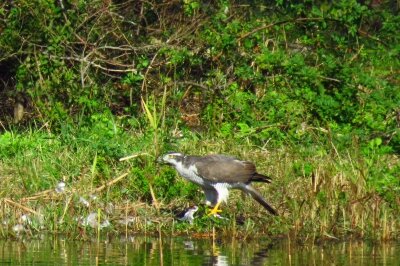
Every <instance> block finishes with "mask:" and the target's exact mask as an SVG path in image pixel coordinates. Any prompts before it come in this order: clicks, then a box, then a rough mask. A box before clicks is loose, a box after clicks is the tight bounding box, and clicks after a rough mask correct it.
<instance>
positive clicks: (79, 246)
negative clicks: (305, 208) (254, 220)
mask: <svg viewBox="0 0 400 266" xmlns="http://www.w3.org/2000/svg"><path fill="white" fill-rule="evenodd" d="M399 254H400V245H399V244H398V243H397V244H395V243H392V244H380V245H372V244H368V243H365V242H343V243H325V244H323V245H318V246H312V245H303V246H299V245H297V246H294V245H293V244H290V242H289V241H287V240H282V241H272V242H271V241H269V240H257V241H240V240H233V241H216V242H215V241H212V240H211V239H193V238H183V237H182V238H181V237H175V238H163V239H159V238H151V237H136V236H132V237H128V238H127V239H124V238H121V239H112V240H108V241H107V242H106V241H103V242H99V243H97V242H96V241H92V242H91V241H86V242H83V241H70V240H64V239H60V238H57V239H51V238H47V239H46V240H29V241H28V240H26V241H11V240H7V241H6V240H4V241H1V240H0V265H4V264H9V265H14V264H29V265H48V264H52V265H400V256H399Z"/></svg>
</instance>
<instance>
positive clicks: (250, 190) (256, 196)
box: [243, 185, 278, 215]
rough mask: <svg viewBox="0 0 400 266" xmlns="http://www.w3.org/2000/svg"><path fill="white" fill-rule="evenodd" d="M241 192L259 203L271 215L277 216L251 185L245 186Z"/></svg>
mask: <svg viewBox="0 0 400 266" xmlns="http://www.w3.org/2000/svg"><path fill="white" fill-rule="evenodd" d="M243 190H245V191H246V192H247V193H249V194H250V195H251V197H252V198H253V199H255V200H256V201H257V202H258V203H260V204H261V205H262V206H263V207H264V208H265V209H266V210H267V211H269V212H270V213H271V214H273V215H278V213H277V212H276V211H275V209H274V208H272V207H271V205H269V203H268V202H266V201H265V199H264V198H263V196H261V194H260V193H259V192H258V191H257V190H256V189H255V188H253V187H252V186H251V185H246V186H245V187H244V189H243Z"/></svg>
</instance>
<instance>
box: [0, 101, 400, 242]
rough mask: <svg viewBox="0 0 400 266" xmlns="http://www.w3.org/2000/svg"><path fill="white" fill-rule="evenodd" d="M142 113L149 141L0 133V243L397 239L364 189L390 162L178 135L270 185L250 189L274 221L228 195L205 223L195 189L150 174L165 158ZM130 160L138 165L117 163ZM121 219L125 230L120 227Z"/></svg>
mask: <svg viewBox="0 0 400 266" xmlns="http://www.w3.org/2000/svg"><path fill="white" fill-rule="evenodd" d="M142 104H143V106H144V108H145V110H146V115H147V119H148V120H149V124H151V125H152V128H151V130H150V131H140V130H137V131H123V130H113V131H112V132H111V133H110V132H109V131H108V128H109V127H107V126H105V128H106V129H104V128H103V131H106V132H108V133H107V134H105V133H104V132H97V130H98V127H99V125H97V126H96V128H90V127H88V128H83V129H79V130H78V129H75V130H73V131H71V132H68V133H62V134H60V135H54V134H52V133H49V132H47V131H40V130H39V131H34V130H32V131H29V132H24V133H23V134H18V133H13V132H5V133H3V134H2V135H1V136H0V145H1V160H0V198H1V201H0V204H1V211H0V218H1V221H2V224H1V225H0V227H1V230H0V233H1V235H2V237H9V236H12V235H20V234H28V235H35V234H36V233H38V232H42V231H50V232H54V233H65V234H67V235H70V236H71V237H80V238H86V237H88V236H90V235H91V234H94V235H95V234H98V233H99V232H100V231H102V232H103V231H104V232H108V233H115V234H119V233H121V234H122V233H126V232H127V231H128V230H129V231H132V232H140V233H146V234H147V233H155V232H160V230H161V231H162V232H164V233H165V234H169V233H171V232H173V233H174V234H200V235H203V234H205V235H207V234H211V233H212V232H213V230H215V231H216V234H217V235H220V236H230V237H232V236H233V237H244V238H246V237H254V236H257V235H269V236H273V237H281V236H286V237H289V238H293V239H299V238H301V239H304V240H309V241H316V240H317V239H324V238H325V239H343V238H348V237H352V238H371V239H377V240H389V239H394V238H397V237H399V233H398V232H399V231H400V230H399V229H400V218H399V217H400V215H399V214H400V210H399V207H398V204H397V205H396V204H394V203H395V202H399V200H400V199H399V195H397V198H395V199H394V200H393V201H390V200H388V199H386V198H385V196H384V195H382V193H380V192H378V191H376V190H375V189H374V187H372V186H370V185H369V183H368V175H369V173H372V172H374V173H375V172H380V171H381V172H384V171H385V169H387V168H388V167H389V168H390V167H393V166H395V165H398V163H399V159H398V158H397V157H396V156H394V155H382V156H378V157H375V158H374V164H368V163H366V160H367V159H370V158H367V159H366V158H365V156H364V155H362V153H360V152H359V150H358V148H357V147H356V146H353V147H347V148H346V149H343V150H342V151H340V152H337V151H335V150H334V149H332V147H325V146H317V145H316V146H314V147H301V146H294V145H293V146H286V147H282V148H273V147H268V145H265V146H263V147H261V146H254V145H252V144H251V142H249V141H246V140H243V141H237V140H229V139H228V140H222V141H221V140H220V139H213V138H212V137H207V136H203V137H201V138H199V135H198V134H197V133H196V134H194V133H190V132H187V133H186V135H185V136H184V137H183V138H180V139H175V141H174V143H173V144H170V145H171V146H175V148H176V150H180V151H182V152H186V153H188V154H209V153H225V154H231V155H234V156H237V157H240V158H243V159H247V160H250V161H253V162H254V163H255V164H256V165H257V168H258V171H259V172H260V173H264V174H267V175H270V176H271V177H272V178H273V183H272V184H270V185H257V188H258V189H259V190H260V191H261V192H262V194H263V195H264V196H265V197H266V199H267V200H268V201H269V202H270V203H271V204H272V205H273V206H274V207H275V208H276V209H277V210H278V212H279V216H278V217H272V216H270V215H269V214H268V213H267V212H266V211H265V210H264V209H263V208H262V207H261V206H260V205H258V204H257V203H256V202H254V201H253V200H251V198H250V197H244V196H243V195H242V194H241V193H240V192H238V191H232V193H231V196H230V199H229V201H228V204H224V205H223V206H222V210H223V216H225V217H227V218H228V220H223V219H217V218H210V217H207V216H205V215H204V214H205V207H204V206H203V205H202V202H203V201H204V196H203V195H202V192H201V191H200V190H199V189H198V188H197V187H196V186H194V185H192V184H189V183H187V182H186V181H184V180H183V179H182V178H180V177H178V176H177V175H176V173H175V171H174V170H172V169H170V168H168V167H161V166H159V165H156V164H155V162H154V159H155V158H154V157H155V156H157V155H158V154H159V153H160V152H162V151H163V149H164V147H163V145H162V143H164V135H165V132H164V131H163V130H161V126H160V125H161V124H162V121H163V120H162V118H160V117H162V115H161V114H162V112H163V111H162V110H158V111H156V110H155V109H154V108H153V107H152V108H153V109H152V108H150V107H149V106H150V105H149V103H146V102H144V101H143V102H142ZM151 121H153V123H151ZM156 121H157V122H156ZM109 122H110V121H109V120H107V121H105V122H104V123H105V124H106V125H107V124H108V123H109ZM63 134H66V135H63ZM149 134H150V137H149ZM151 134H153V135H151ZM99 139H100V140H99ZM66 140H68V141H66ZM99 141H101V143H100V144H99ZM158 149H159V150H158ZM131 154H136V155H137V156H133V157H134V158H132V159H130V160H126V161H122V162H120V161H119V158H121V157H124V156H127V155H131ZM143 154H144V155H143ZM147 154H151V156H148V155H147ZM60 181H63V182H65V183H66V189H65V191H63V192H62V193H57V192H56V191H55V188H56V186H57V184H58V183H59V182H60ZM85 201H86V202H85ZM155 202H156V203H155ZM155 204H158V205H157V206H156V205H155ZM192 204H196V205H200V211H199V212H198V213H197V214H196V219H195V221H194V224H193V225H190V224H188V223H184V222H179V221H176V220H175V219H174V215H173V213H172V211H173V210H174V209H183V208H184V207H187V206H189V205H192ZM90 213H97V214H98V215H97V216H96V218H97V219H98V221H97V224H96V226H97V227H95V228H91V226H88V225H87V224H85V223H84V222H83V221H84V219H85V218H87V217H88V215H89V214H90ZM24 215H27V216H28V217H29V222H27V221H25V220H24V219H23V218H22V217H24ZM127 217H130V218H129V219H130V221H131V222H129V223H124V222H123V220H124V219H125V220H127ZM104 220H107V221H110V226H108V227H105V228H100V224H101V223H102V222H103V221H104ZM238 221H240V222H238ZM17 224H21V225H22V226H23V228H24V229H23V231H22V232H18V231H17V230H15V228H14V226H15V225H17Z"/></svg>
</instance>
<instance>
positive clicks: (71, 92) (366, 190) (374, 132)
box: [0, 0, 400, 240]
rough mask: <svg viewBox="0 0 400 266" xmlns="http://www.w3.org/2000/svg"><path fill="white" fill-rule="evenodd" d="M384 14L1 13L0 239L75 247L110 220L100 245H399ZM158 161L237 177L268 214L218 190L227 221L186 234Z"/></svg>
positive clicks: (391, 35)
mask: <svg viewBox="0 0 400 266" xmlns="http://www.w3.org/2000/svg"><path fill="white" fill-rule="evenodd" d="M399 8H400V7H399V6H398V3H397V2H396V1H389V0H386V1H355V0H353V1H332V2H329V1H321V3H320V4H313V3H311V2H310V1H282V0H281V1H248V2H247V1H215V2H214V1H211V2H200V1H192V0H185V1H181V2H180V1H165V2H161V1H155V0H151V1H48V0H44V1H43V0H40V1H39V0H29V1H28V0H19V1H12V2H9V1H6V2H4V3H1V4H0V32H1V35H0V79H1V81H2V82H1V84H2V85H1V86H2V87H1V90H0V100H1V102H2V103H3V104H2V105H1V106H0V130H1V133H0V134H1V135H0V198H1V200H0V204H1V212H0V219H1V221H3V223H2V224H1V225H0V235H1V236H2V237H9V236H12V235H16V234H18V232H19V230H17V229H18V228H15V225H17V224H21V225H23V226H24V232H25V234H35V233H36V232H41V231H50V232H54V233H65V234H68V235H70V236H71V237H77V236H79V237H86V236H87V235H90V234H96V233H97V230H96V228H100V224H101V222H104V221H110V222H111V225H110V226H107V227H105V228H102V229H101V230H103V231H106V232H110V233H125V232H127V231H128V230H129V232H152V233H154V232H157V231H158V232H161V231H162V232H165V233H173V234H176V233H177V234H179V233H188V234H194V233H200V234H203V233H209V232H212V229H213V228H214V227H215V228H216V230H217V233H219V234H221V235H226V236H232V235H233V236H238V237H249V236H253V235H260V234H264V235H270V236H273V237H277V236H282V235H289V236H290V237H294V238H297V237H299V238H303V239H316V238H346V237H350V236H351V237H361V238H372V239H380V240H388V239H394V238H398V237H399V232H400V218H399V217H400V207H399V206H400V160H399V157H398V156H399V154H400V134H399V133H400V79H399V77H400V75H399V74H400V60H399V58H400V57H399V55H400V43H399V39H400V35H399V34H398V32H400V15H399ZM169 150H177V151H182V152H186V153H188V154H208V153H227V154H231V155H235V156H238V157H240V158H243V159H248V160H251V161H254V162H255V163H256V165H257V167H258V170H259V172H260V173H265V174H268V175H270V176H272V177H273V178H274V182H273V184H271V185H269V186H262V187H260V190H261V191H262V192H263V194H264V195H266V198H267V199H268V200H269V201H270V202H271V204H272V205H273V206H275V207H276V208H277V210H278V211H279V213H280V216H279V217H271V216H269V215H268V214H267V213H266V212H265V211H264V210H262V209H261V208H260V207H259V206H258V205H257V204H255V203H254V202H253V201H251V200H250V199H246V200H244V199H243V198H241V195H240V194H239V193H238V192H234V193H232V196H231V198H230V201H229V202H230V205H229V206H226V205H224V206H222V209H223V210H224V209H225V215H226V216H227V217H229V218H230V219H229V220H219V219H214V218H209V217H203V215H204V206H200V211H199V212H198V214H197V217H198V218H197V219H196V220H195V221H194V224H193V225H190V224H188V223H182V222H178V221H176V220H174V219H173V215H172V214H171V210H173V209H175V208H183V207H187V206H188V205H189V204H200V202H201V201H202V200H203V195H202V194H201V192H200V191H199V190H198V188H197V187H195V186H193V185H191V184H188V183H187V182H185V181H184V180H182V179H181V178H177V175H176V173H175V172H174V171H173V170H172V169H169V168H164V167H160V166H158V165H156V164H155V162H154V161H155V159H156V157H157V156H158V155H160V154H161V153H163V152H165V151H169ZM130 155H134V156H132V157H131V158H130V159H128V158H125V159H126V160H122V161H119V159H120V158H124V157H127V156H130ZM61 181H63V182H65V185H66V187H65V190H63V189H61V193H58V192H56V191H55V188H56V187H57V184H59V182H61ZM228 210H229V211H228ZM23 214H27V215H29V222H26V219H27V218H26V216H23ZM90 214H95V215H94V216H92V217H94V218H95V220H94V222H93V224H92V225H93V226H89V225H90V224H89V225H88V223H89V222H88V221H86V220H85V219H86V218H87V217H88V215H90ZM239 216H240V217H239ZM21 217H25V218H21ZM128 217H129V219H131V220H132V223H129V224H128V225H123V223H119V222H118V221H119V220H120V219H127V218H128ZM237 218H238V219H239V220H242V221H243V223H236V222H235V220H236V219H237ZM96 220H97V221H96ZM85 221H86V222H85ZM91 227H94V228H91Z"/></svg>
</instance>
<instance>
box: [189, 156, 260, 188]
mask: <svg viewBox="0 0 400 266" xmlns="http://www.w3.org/2000/svg"><path fill="white" fill-rule="evenodd" d="M195 165H196V168H197V172H198V174H199V175H200V176H201V177H202V178H204V179H205V180H208V181H210V182H216V183H219V182H224V183H236V182H241V183H247V182H249V181H250V179H251V177H252V176H253V175H254V174H255V173H256V167H255V166H254V164H253V163H251V162H247V161H240V160H237V159H235V158H232V157H227V156H223V155H208V156H204V157H201V158H199V159H198V161H197V162H196V164H195Z"/></svg>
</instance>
